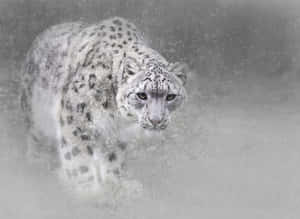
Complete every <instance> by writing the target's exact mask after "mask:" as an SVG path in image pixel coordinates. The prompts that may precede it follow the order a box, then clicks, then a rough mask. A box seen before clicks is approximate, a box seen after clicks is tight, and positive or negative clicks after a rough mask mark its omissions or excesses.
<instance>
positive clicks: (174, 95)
mask: <svg viewBox="0 0 300 219" xmlns="http://www.w3.org/2000/svg"><path fill="white" fill-rule="evenodd" d="M175 98H176V94H168V95H167V97H166V100H167V101H172V100H174V99H175Z"/></svg>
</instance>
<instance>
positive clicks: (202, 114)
mask: <svg viewBox="0 0 300 219" xmlns="http://www.w3.org/2000/svg"><path fill="white" fill-rule="evenodd" d="M299 14H300V3H299V2H298V1H296V0H295V1H279V0H278V1H276V0H262V1H246V0H244V1H242V0H240V1H237V0H186V1H180V0H128V1H124V0H77V1H76V0H51V1H50V0H48V1H45V0H0V147H1V152H0V218H1V219H2V218H3V219H19V218H31V219H40V218H43V219H44V218H49V219H50V218H51V219H52V218H59V219H60V218H62V219H69V218H72V219H73V218H118V219H119V218H120V219H123V218H124V219H131V218H133V219H134V218H138V219H143V218H145V219H148V218H149V219H150V218H151V219H152V218H164V219H165V218H172V219H173V218H174V219H175V218H180V219H181V218H206V219H209V218H224V219H225V218H226V219H227V218H230V219H240V218H242V219H247V218H249V219H253V218H255V219H257V218H268V219H276V218H278V219H279V218H280V219H286V218H287V219H294V218H299V216H300V212H298V209H299V205H300V183H299V181H300V173H299V166H300V148H299V140H300V138H299V128H300V102H299V101H300V96H299V95H300V94H299V91H300V88H299V82H300V77H299V70H300V69H299V67H300V66H299V62H300V57H299V48H300V17H299V16H300V15H299ZM115 15H117V16H123V17H125V18H128V19H130V20H132V21H133V22H135V23H136V24H137V25H138V26H139V27H140V29H141V30H142V31H143V32H144V33H145V35H146V36H147V38H148V40H149V41H150V43H151V45H152V47H153V48H155V49H157V50H159V51H160V52H161V53H162V54H163V55H165V56H166V57H167V58H168V59H169V60H171V61H185V62H187V63H188V64H189V66H190V67H191V69H192V70H193V72H192V74H191V75H190V80H189V83H188V91H189V100H188V102H187V104H186V106H185V107H184V108H183V109H182V110H181V112H179V113H178V114H177V116H176V118H175V119H174V122H173V124H172V126H171V127H170V129H169V130H168V131H166V133H165V136H166V137H165V140H164V141H163V142H161V141H156V142H153V143H150V142H147V141H145V142H144V143H143V144H139V145H136V147H135V150H133V151H132V152H131V154H130V156H129V163H128V168H129V169H130V171H131V174H132V175H133V176H134V177H135V178H136V179H137V180H139V181H140V182H141V183H142V184H143V185H144V188H145V191H146V192H145V195H144V196H143V197H141V198H139V199H138V200H132V201H130V202H122V203H120V204H118V205H117V206H114V207H112V206H99V205H97V204H95V203H81V202H78V201H76V200H73V199H72V198H71V197H70V196H68V195H67V194H65V193H64V192H63V191H62V189H61V187H60V185H59V183H58V181H57V178H56V177H55V176H54V173H53V172H51V171H48V170H47V169H46V168H45V167H39V166H31V165H29V164H28V163H27V162H26V161H25V159H24V151H25V142H26V137H25V133H26V130H25V125H24V123H23V118H22V114H21V111H20V109H19V103H18V98H17V95H18V86H19V84H18V83H19V76H20V73H19V70H20V67H21V62H22V60H23V58H24V56H25V54H26V51H27V50H28V48H29V47H30V44H31V42H32V41H33V39H34V38H35V36H36V35H37V34H38V33H40V32H41V31H42V30H44V29H46V28H47V27H49V26H50V25H53V24H57V23H61V22H66V21H76V20H79V19H82V20H86V21H88V22H97V21H99V20H101V19H104V18H107V17H110V16H115Z"/></svg>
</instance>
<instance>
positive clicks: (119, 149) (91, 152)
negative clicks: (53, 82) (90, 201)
mask: <svg viewBox="0 0 300 219" xmlns="http://www.w3.org/2000/svg"><path fill="white" fill-rule="evenodd" d="M85 100H86V101H85V102H81V101H78V100H77V99H71V98H67V97H65V98H64V99H63V100H62V104H61V105H62V106H61V113H60V129H61V136H60V144H59V154H60V160H61V165H62V175H63V178H64V180H65V182H66V183H67V184H71V185H72V187H74V188H75V190H77V191H78V190H79V191H101V190H102V187H103V185H105V184H107V183H113V184H117V183H119V180H120V177H121V175H122V171H123V167H124V157H125V150H124V149H125V147H124V144H123V143H120V142H119V141H118V135H117V131H116V130H115V128H113V127H112V126H113V123H111V122H110V121H109V119H108V118H109V115H107V116H106V113H105V112H102V113H100V112H97V114H99V115H100V116H101V122H102V123H103V124H105V127H103V128H101V127H98V126H97V124H95V120H96V118H95V117H97V116H96V112H95V111H94V110H95V109H94V108H93V106H92V103H91V102H90V101H89V100H88V99H85ZM97 121H98V123H99V119H97ZM109 124H111V127H110V126H109Z"/></svg>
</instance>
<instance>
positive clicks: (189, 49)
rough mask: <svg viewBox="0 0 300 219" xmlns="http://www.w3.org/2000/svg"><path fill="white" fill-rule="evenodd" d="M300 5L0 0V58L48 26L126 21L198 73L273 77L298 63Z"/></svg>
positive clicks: (224, 0)
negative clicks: (116, 20) (77, 21)
mask: <svg viewBox="0 0 300 219" xmlns="http://www.w3.org/2000/svg"><path fill="white" fill-rule="evenodd" d="M299 5H300V3H299V1H297V0H287V1H279V0H263V1H258V0H254V1H246V0H185V1H180V0H126V1H124V0H100V1H99V0H51V1H46V0H1V2H0V25H1V26H0V27H1V29H0V57H1V59H2V60H6V59H9V60H12V59H13V60H20V58H23V57H24V54H25V52H26V51H27V49H28V48H29V46H30V44H31V42H32V41H33V39H34V38H35V37H36V35H37V34H38V33H40V32H41V31H43V30H44V29H45V28H47V27H49V26H50V25H53V24H57V23H62V22H66V21H76V20H79V19H83V20H86V21H89V22H97V21H100V20H102V19H104V18H108V17H110V16H114V15H117V16H123V17H125V18H128V19H130V20H132V21H133V22H135V23H136V24H137V25H138V26H139V27H140V29H142V30H143V31H144V32H145V33H146V35H147V36H149V39H151V40H152V43H153V47H155V48H157V49H159V50H160V51H161V52H162V53H163V54H164V55H165V56H166V57H168V58H173V59H182V60H184V61H187V62H188V63H189V64H190V65H191V66H192V67H194V68H195V69H201V70H200V71H199V73H200V74H204V75H205V74H221V75H223V76H224V74H234V72H240V71H243V72H245V71H246V72H247V73H249V74H259V75H265V76H273V75H274V76H278V75H282V74H284V73H286V72H289V71H291V69H292V68H294V67H295V65H297V64H296V63H297V59H298V58H296V56H297V54H298V50H299V48H298V47H299V46H298V45H299V41H300V37H299V25H300V19H299Z"/></svg>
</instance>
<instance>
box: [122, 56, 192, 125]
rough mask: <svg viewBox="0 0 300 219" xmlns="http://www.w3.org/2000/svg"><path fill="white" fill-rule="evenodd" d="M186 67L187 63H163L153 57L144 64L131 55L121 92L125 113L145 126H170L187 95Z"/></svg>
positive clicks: (127, 59)
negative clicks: (172, 117)
mask: <svg viewBox="0 0 300 219" xmlns="http://www.w3.org/2000/svg"><path fill="white" fill-rule="evenodd" d="M186 71H187V68H186V65H184V64H180V63H175V64H165V63H164V64H163V63H162V62H158V61H157V59H152V60H148V62H147V63H144V64H141V63H140V62H138V61H137V60H136V59H134V58H130V57H127V58H126V61H125V66H124V68H123V73H122V80H123V81H124V84H123V85H122V86H121V87H120V89H119V91H118V94H117V104H118V107H119V109H120V111H121V113H122V114H123V115H124V116H126V117H133V118H135V119H136V120H137V121H138V123H139V124H140V126H141V127H142V128H144V129H147V130H163V129H166V128H167V126H168V124H169V121H170V115H171V113H172V112H174V111H175V110H176V109H178V108H179V107H180V106H181V105H182V103H183V102H184V100H185V99H186V91H185V88H184V84H185V82H186Z"/></svg>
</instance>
